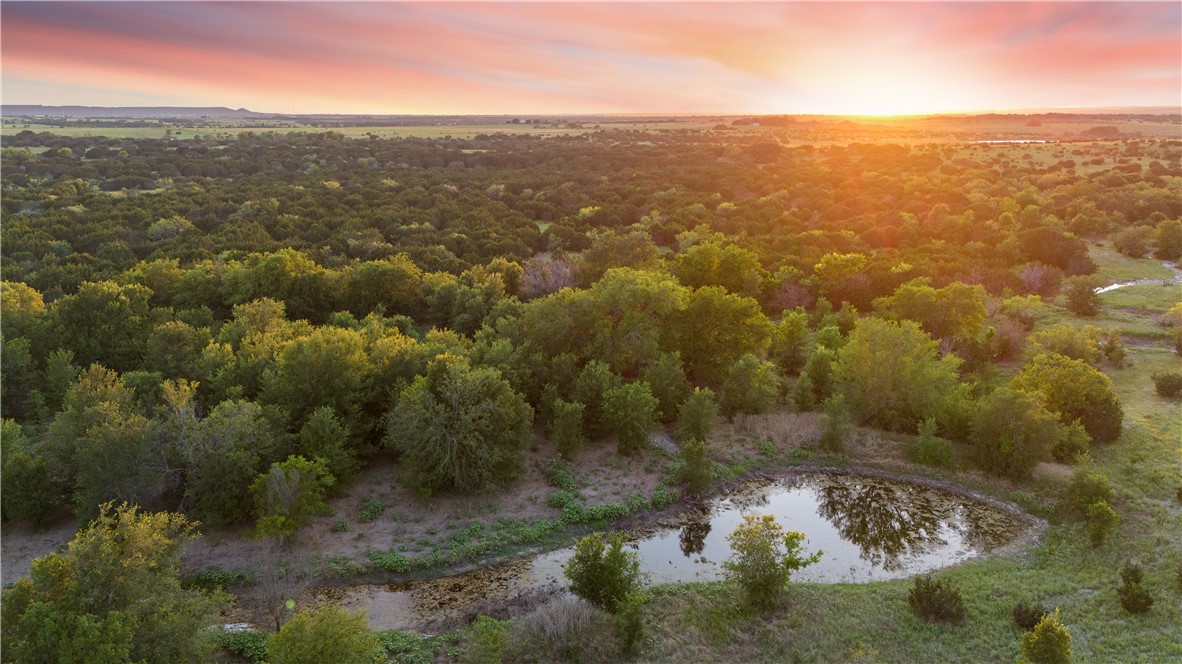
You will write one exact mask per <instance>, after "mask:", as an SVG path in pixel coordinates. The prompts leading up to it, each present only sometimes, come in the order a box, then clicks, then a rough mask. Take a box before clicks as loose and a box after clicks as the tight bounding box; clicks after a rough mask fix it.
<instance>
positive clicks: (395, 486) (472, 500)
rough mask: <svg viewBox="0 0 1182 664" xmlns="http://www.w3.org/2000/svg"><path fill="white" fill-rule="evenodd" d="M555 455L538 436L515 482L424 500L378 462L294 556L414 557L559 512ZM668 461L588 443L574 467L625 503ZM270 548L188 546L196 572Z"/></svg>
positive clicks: (234, 542)
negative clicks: (371, 512) (553, 498)
mask: <svg viewBox="0 0 1182 664" xmlns="http://www.w3.org/2000/svg"><path fill="white" fill-rule="evenodd" d="M556 455H557V453H556V452H555V450H554V448H553V446H552V445H551V444H550V443H549V442H548V441H544V440H543V441H539V444H538V445H537V446H536V447H535V448H534V449H531V450H530V451H529V452H528V453H527V454H526V462H525V466H526V467H525V472H524V473H523V474H522V476H521V477H520V478H519V479H518V480H517V481H516V482H515V483H513V484H512V485H510V486H508V487H505V488H503V489H500V490H498V491H490V492H487V493H482V494H477V495H454V494H452V495H448V494H438V495H434V496H431V497H428V498H425V499H424V498H423V497H421V496H420V495H419V493H418V491H417V490H416V489H415V488H414V487H412V486H408V485H407V483H406V482H404V481H402V480H401V478H400V477H399V468H398V466H397V464H395V463H393V462H390V461H379V462H376V463H374V464H373V465H371V466H370V467H368V468H366V469H365V470H364V471H363V472H362V473H361V475H360V477H359V478H358V479H357V481H355V482H354V483H353V484H352V485H350V486H349V487H347V488H346V489H345V490H344V492H343V493H342V494H340V495H339V496H337V497H336V498H333V499H332V500H330V501H329V507H330V509H331V510H332V513H331V514H329V515H326V516H321V517H316V518H314V519H313V520H312V521H311V523H309V524H308V525H307V526H305V527H304V528H303V529H302V530H300V531H299V533H298V534H297V535H296V538H295V542H294V543H293V546H292V549H291V551H290V556H291V557H293V558H310V559H314V560H318V561H320V562H324V561H329V560H333V559H336V560H348V561H353V562H356V563H359V564H365V563H367V562H368V561H367V554H368V552H370V551H398V552H400V553H402V554H403V555H405V556H406V557H408V558H411V559H414V558H416V557H418V556H421V555H425V554H426V553H428V552H429V551H430V550H431V547H432V546H433V545H434V544H436V543H438V542H441V541H443V540H446V539H447V538H449V537H450V536H452V535H454V534H456V533H458V532H460V531H462V530H463V529H465V528H467V527H469V526H470V525H472V524H480V525H482V526H486V527H490V526H492V525H493V524H495V523H496V522H497V521H498V520H500V519H503V518H506V517H512V518H515V519H521V520H527V521H533V520H538V519H553V518H556V517H558V516H559V515H561V513H562V510H561V509H559V508H554V507H550V506H548V505H547V504H546V497H547V496H548V495H549V494H550V493H552V492H553V491H555V490H556V489H554V488H553V487H551V486H549V485H548V483H547V479H546V474H545V472H544V470H543V467H544V464H545V463H546V462H547V461H548V460H550V459H553V458H554V457H555V456H556ZM665 463H666V457H665V456H664V454H663V453H662V452H659V451H656V450H652V449H645V450H643V451H642V452H641V453H640V454H638V455H637V456H634V457H629V458H623V457H620V456H619V455H618V454H616V446H615V443H614V441H610V440H605V441H599V442H593V443H589V444H588V445H587V446H586V448H585V449H584V450H583V451H582V452H580V453H579V454H578V455H577V456H576V458H575V459H574V460H573V461H572V462H571V466H572V467H573V468H574V474H575V478H576V480H577V481H578V482H579V485H580V491H581V493H582V495H583V497H584V501H585V503H586V504H587V505H588V506H590V505H596V504H600V503H609V502H621V501H623V500H625V499H626V498H627V497H628V496H629V495H631V494H634V493H637V494H640V495H643V496H644V497H646V498H647V497H648V496H649V495H651V494H652V491H653V489H654V488H655V487H656V485H657V482H658V479H659V476H660V472H661V469H662V468H663V466H664V464H665ZM367 503H370V504H374V505H377V504H380V505H383V506H384V509H382V511H381V514H380V515H378V516H377V518H375V519H374V520H372V521H371V522H369V523H362V522H361V521H362V520H361V518H360V515H361V513H362V509H363V507H364V506H365V505H366V504H367ZM342 521H343V522H345V527H346V528H347V529H346V530H344V531H341V532H334V531H333V528H334V524H338V523H339V522H342ZM337 527H338V528H339V526H337ZM264 548H265V545H264V543H262V542H259V541H257V540H253V539H251V538H250V537H249V531H248V530H247V529H233V530H217V531H213V530H210V531H208V532H207V534H206V536H205V537H203V538H201V539H200V540H198V541H197V542H194V543H193V544H192V545H191V546H189V548H188V549H187V551H186V553H185V564H186V569H187V571H189V572H196V571H200V570H202V569H207V568H210V567H217V568H220V569H222V570H224V571H227V572H242V573H246V574H252V573H254V572H256V571H257V569H258V565H259V561H260V560H261V559H262V554H263V552H264Z"/></svg>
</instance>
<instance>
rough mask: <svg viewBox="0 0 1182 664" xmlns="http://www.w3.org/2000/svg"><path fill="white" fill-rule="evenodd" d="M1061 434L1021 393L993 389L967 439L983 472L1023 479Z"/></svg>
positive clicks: (1048, 414) (1047, 454) (1036, 404)
mask: <svg viewBox="0 0 1182 664" xmlns="http://www.w3.org/2000/svg"><path fill="white" fill-rule="evenodd" d="M1063 435H1064V432H1063V429H1062V426H1061V425H1060V424H1059V421H1058V419H1057V418H1056V417H1055V415H1054V414H1053V413H1051V412H1049V411H1048V410H1047V409H1045V408H1043V407H1042V405H1041V404H1039V402H1038V400H1037V399H1035V398H1034V397H1032V396H1030V395H1029V394H1027V393H1025V392H1021V391H1019V390H1012V389H1009V388H1005V387H1003V388H999V389H996V390H994V391H993V392H991V393H990V394H989V396H987V397H985V399H984V400H982V401H981V404H980V405H979V406H978V408H977V413H976V416H975V417H974V418H973V428H972V433H971V434H970V437H969V440H970V442H971V443H972V445H973V451H974V457H975V458H976V460H977V463H978V464H979V465H980V466H981V467H982V468H984V469H985V470H987V471H989V472H991V473H994V474H997V475H1004V476H1006V477H1011V478H1014V479H1024V478H1026V477H1028V476H1029V475H1030V471H1032V470H1034V466H1035V465H1037V464H1038V462H1040V461H1045V460H1047V459H1049V458H1050V453H1051V449H1052V448H1053V447H1054V446H1055V444H1056V442H1058V441H1059V440H1060V439H1061V438H1062V437H1063Z"/></svg>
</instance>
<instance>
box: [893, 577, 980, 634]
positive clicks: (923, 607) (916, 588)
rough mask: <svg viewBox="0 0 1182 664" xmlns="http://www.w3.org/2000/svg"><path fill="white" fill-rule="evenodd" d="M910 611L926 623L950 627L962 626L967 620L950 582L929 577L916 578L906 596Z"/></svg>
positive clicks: (956, 591) (957, 594)
mask: <svg viewBox="0 0 1182 664" xmlns="http://www.w3.org/2000/svg"><path fill="white" fill-rule="evenodd" d="M907 603H908V604H910V605H911V610H912V611H913V612H914V613H915V615H917V616H919V617H920V618H922V619H923V620H926V621H927V622H931V623H936V622H943V623H948V624H951V625H959V624H962V623H963V622H964V621H965V620H966V619H968V612H967V611H966V610H965V608H964V600H962V599H961V597H960V592H959V591H958V590H957V589H956V588H955V587H953V585H952V584H951V582H949V581H946V580H944V579H936V578H934V577H932V576H931V575H925V576H921V577H917V578H916V579H915V585H913V586H912V587H911V592H910V594H909V595H908V596H907Z"/></svg>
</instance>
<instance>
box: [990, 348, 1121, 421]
mask: <svg viewBox="0 0 1182 664" xmlns="http://www.w3.org/2000/svg"><path fill="white" fill-rule="evenodd" d="M1012 385H1013V387H1014V388H1015V389H1019V390H1024V391H1026V392H1030V393H1033V394H1037V395H1039V396H1040V397H1041V399H1042V402H1043V404H1044V405H1046V408H1047V410H1049V411H1051V412H1052V413H1055V414H1057V415H1058V416H1059V419H1060V420H1062V421H1063V423H1064V424H1068V423H1071V422H1073V421H1076V420H1079V422H1080V424H1082V425H1083V428H1084V430H1086V431H1087V432H1088V435H1089V436H1091V437H1092V439H1093V440H1096V441H1098V442H1102V443H1107V442H1112V441H1114V440H1116V439H1117V437H1119V436H1120V429H1121V423H1122V422H1123V421H1124V410H1123V409H1122V407H1121V403H1120V399H1118V398H1117V396H1116V393H1115V392H1113V389H1112V381H1111V380H1109V379H1108V376H1105V375H1104V374H1103V373H1101V372H1100V371H1099V370H1098V369H1095V368H1094V367H1092V366H1090V365H1089V364H1088V363H1087V362H1084V361H1083V360H1076V359H1072V358H1070V357H1066V356H1064V355H1058V354H1055V353H1043V354H1039V355H1035V356H1034V357H1033V358H1031V360H1030V361H1029V362H1027V363H1026V366H1024V367H1023V368H1022V371H1021V373H1019V374H1018V375H1017V376H1015V377H1014V380H1013V383H1012Z"/></svg>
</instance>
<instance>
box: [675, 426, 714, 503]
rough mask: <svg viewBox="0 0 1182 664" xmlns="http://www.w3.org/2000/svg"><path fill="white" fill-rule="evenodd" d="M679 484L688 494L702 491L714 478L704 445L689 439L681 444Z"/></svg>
mask: <svg viewBox="0 0 1182 664" xmlns="http://www.w3.org/2000/svg"><path fill="white" fill-rule="evenodd" d="M681 463H682V466H681V483H682V484H684V485H685V488H686V489H688V490H689V491H690V493H698V492H700V491H704V490H705V489H706V488H707V487H709V486H710V481H711V480H712V479H713V478H714V466H713V464H712V463H711V462H710V457H708V456H707V455H706V443H704V442H702V441H701V440H700V439H697V438H690V439H688V440H686V441H685V442H684V443H682V444H681Z"/></svg>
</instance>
